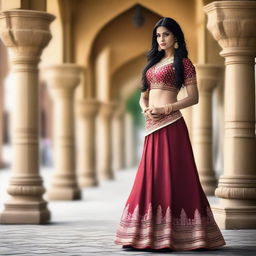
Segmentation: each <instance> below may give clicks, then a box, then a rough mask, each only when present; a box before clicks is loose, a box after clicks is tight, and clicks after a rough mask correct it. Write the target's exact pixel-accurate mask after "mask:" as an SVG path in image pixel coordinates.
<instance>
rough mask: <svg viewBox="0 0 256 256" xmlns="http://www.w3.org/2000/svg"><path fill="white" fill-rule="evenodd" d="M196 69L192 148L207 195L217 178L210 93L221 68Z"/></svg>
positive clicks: (209, 193)
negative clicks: (196, 85)
mask: <svg viewBox="0 0 256 256" xmlns="http://www.w3.org/2000/svg"><path fill="white" fill-rule="evenodd" d="M196 71H197V80H198V90H199V94H200V100H199V103H198V104H197V105H195V106H194V109H193V132H192V133H193V149H194V153H195V159H196V163H197V168H198V172H199V176H200V181H201V184H202V186H203V189H204V191H205V193H206V194H207V195H214V191H215V189H216V185H217V180H216V177H215V172H214V170H213V160H212V93H213V90H214V88H215V87H216V86H217V84H218V82H219V80H220V77H219V75H220V74H222V72H221V71H222V69H221V67H219V66H214V65H210V64H201V65H199V64H198V65H196Z"/></svg>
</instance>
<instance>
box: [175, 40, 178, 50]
mask: <svg viewBox="0 0 256 256" xmlns="http://www.w3.org/2000/svg"><path fill="white" fill-rule="evenodd" d="M174 48H175V49H178V48H179V44H178V41H176V42H175V43H174Z"/></svg>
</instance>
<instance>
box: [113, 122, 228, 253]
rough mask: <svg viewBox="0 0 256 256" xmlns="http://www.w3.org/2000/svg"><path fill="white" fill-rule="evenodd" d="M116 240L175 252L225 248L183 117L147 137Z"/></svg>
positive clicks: (133, 245) (119, 242)
mask: <svg viewBox="0 0 256 256" xmlns="http://www.w3.org/2000/svg"><path fill="white" fill-rule="evenodd" d="M114 242H115V243H116V244H119V245H123V246H131V247H133V248H138V249H143V248H150V249H162V248H170V249H173V250H193V249H197V248H217V247H220V246H223V245H225V244H226V243H225V240H224V238H223V236H222V234H221V232H220V229H219V227H218V226H217V224H216V222H215V220H214V217H213V214H212V211H211V208H210V205H209V202H208V200H207V197H206V195H205V193H204V191H203V189H202V186H201V183H200V180H199V176H198V172H197V167H196V163H195V160H194V155H193V151H192V146H191V142H190V138H189V133H188V129H187V125H186V123H185V120H184V118H183V117H181V118H180V119H178V120H177V121H175V122H173V123H171V124H169V125H167V126H165V127H163V128H161V129H159V130H156V131H155V132H153V133H151V134H149V135H147V136H146V137H145V140H144V147H143V153H142V158H141V161H140V164H139V167H138V170H137V174H136V177H135V181H134V184H133V187H132V190H131V193H130V195H129V197H128V200H127V202H126V204H125V207H124V210H123V214H122V217H121V221H120V224H119V225H118V228H117V231H116V238H115V241H114Z"/></svg>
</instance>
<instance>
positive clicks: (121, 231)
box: [115, 203, 226, 250]
mask: <svg viewBox="0 0 256 256" xmlns="http://www.w3.org/2000/svg"><path fill="white" fill-rule="evenodd" d="M206 211H207V216H202V215H201V214H200V213H199V210H198V209H195V211H194V217H193V218H188V217H187V214H186V212H185V210H184V209H182V210H181V213H180V217H174V216H172V213H171V208H170V207H168V208H167V209H166V212H165V214H164V213H163V210H162V207H161V205H158V208H157V211H156V215H154V214H153V212H152V205H151V203H150V204H149V208H148V211H147V212H146V213H145V214H144V215H140V214H139V205H137V206H136V208H135V209H134V211H133V213H130V212H129V204H128V205H127V206H126V207H125V209H124V211H123V214H122V218H121V222H120V225H119V227H118V229H117V233H116V239H115V243H116V244H120V245H131V246H133V247H135V248H146V247H150V248H152V249H161V248H166V247H168V248H173V249H176V250H191V249H196V248H202V247H204V248H205V247H207V248H216V247H220V246H223V245H225V244H226V243H225V240H224V238H223V236H222V234H221V232H220V230H219V228H218V226H217V224H216V222H215V220H214V217H213V214H212V211H211V209H210V208H209V207H208V206H207V208H206Z"/></svg>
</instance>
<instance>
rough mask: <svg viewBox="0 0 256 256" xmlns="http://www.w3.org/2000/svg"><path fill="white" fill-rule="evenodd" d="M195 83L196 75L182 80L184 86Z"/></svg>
mask: <svg viewBox="0 0 256 256" xmlns="http://www.w3.org/2000/svg"><path fill="white" fill-rule="evenodd" d="M189 85H197V80H196V76H192V77H188V78H186V79H185V81H184V86H189Z"/></svg>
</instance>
